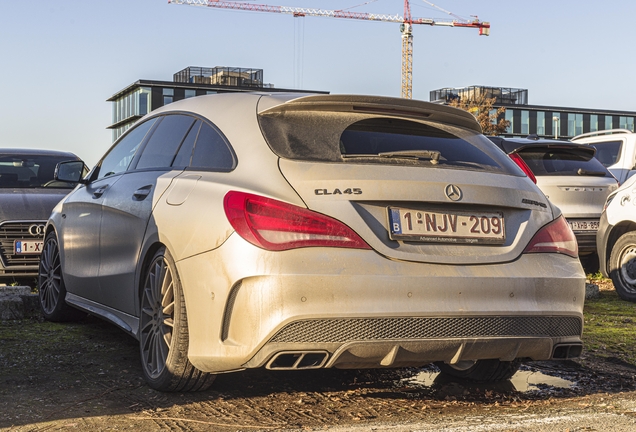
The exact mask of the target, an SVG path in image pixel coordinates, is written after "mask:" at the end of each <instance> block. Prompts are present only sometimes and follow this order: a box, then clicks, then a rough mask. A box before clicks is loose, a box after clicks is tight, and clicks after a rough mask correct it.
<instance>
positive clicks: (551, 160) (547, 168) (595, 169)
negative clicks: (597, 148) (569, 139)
mask: <svg viewBox="0 0 636 432" xmlns="http://www.w3.org/2000/svg"><path fill="white" fill-rule="evenodd" d="M519 155H520V156H521V157H522V158H523V160H524V161H525V163H526V164H527V165H528V167H530V169H531V170H532V172H533V173H534V175H536V176H576V175H599V176H603V177H610V176H611V174H610V173H609V171H607V169H606V168H605V167H604V166H603V165H602V164H601V163H600V162H599V161H598V160H597V159H596V158H595V157H594V156H593V155H592V153H591V152H590V151H581V150H578V149H567V148H563V149H554V148H545V147H539V148H534V147H533V148H531V149H525V150H522V151H520V152H519Z"/></svg>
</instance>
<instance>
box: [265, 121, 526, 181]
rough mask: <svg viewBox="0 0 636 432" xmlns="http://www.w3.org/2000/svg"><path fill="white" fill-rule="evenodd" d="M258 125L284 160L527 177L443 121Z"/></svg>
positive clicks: (475, 137)
mask: <svg viewBox="0 0 636 432" xmlns="http://www.w3.org/2000/svg"><path fill="white" fill-rule="evenodd" d="M259 121H260V125H261V130H262V131H263V135H264V137H265V139H266V141H267V143H268V144H269V146H270V148H271V149H272V151H273V152H274V153H275V154H277V155H278V156H280V157H283V158H288V159H294V160H305V161H319V162H341V163H364V164H392V165H412V166H422V167H436V168H452V169H470V170H477V171H481V170H485V171H490V172H501V173H507V174H513V175H518V176H521V175H523V174H522V173H521V171H520V170H519V168H518V167H517V166H516V165H515V164H514V163H513V162H512V161H511V160H510V158H508V157H506V155H505V154H504V153H502V152H501V151H500V150H499V149H497V148H496V146H495V145H494V144H493V143H492V142H490V140H488V139H487V138H486V137H484V136H483V135H481V134H479V133H476V132H474V131H471V130H467V129H463V128H460V127H456V126H450V125H446V124H442V123H437V122H429V121H426V120H422V121H411V120H403V119H395V118H387V117H375V116H373V115H369V114H357V113H353V114H352V113H346V112H344V113H340V112H328V111H326V112H312V111H303V112H300V111H291V112H285V113H276V115H261V116H259ZM398 152H403V153H402V154H399V153H398ZM380 153H384V154H380ZM408 153H410V154H408ZM431 160H434V162H431Z"/></svg>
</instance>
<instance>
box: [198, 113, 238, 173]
mask: <svg viewBox="0 0 636 432" xmlns="http://www.w3.org/2000/svg"><path fill="white" fill-rule="evenodd" d="M190 166H191V167H192V168H203V169H212V170H219V171H231V170H232V169H234V167H235V160H234V155H233V154H232V151H231V150H230V147H229V145H228V143H227V141H226V140H225V137H224V136H223V135H221V132H219V131H218V130H217V129H216V128H213V127H212V126H210V125H209V124H206V123H203V124H202V125H201V130H200V131H199V136H198V138H197V143H196V146H195V147H194V154H193V156H192V163H191V164H190Z"/></svg>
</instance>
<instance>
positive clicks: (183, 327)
mask: <svg viewBox="0 0 636 432" xmlns="http://www.w3.org/2000/svg"><path fill="white" fill-rule="evenodd" d="M188 343H189V340H188V317H187V312H186V306H185V299H184V296H183V289H182V287H181V282H180V280H179V275H178V273H177V268H176V266H175V263H174V260H173V259H172V256H171V255H170V253H169V252H168V251H167V249H166V248H163V247H162V248H161V249H159V250H158V251H157V252H156V253H155V255H154V256H153V258H152V260H150V263H149V264H148V266H147V268H146V271H145V277H144V282H143V289H142V292H141V311H140V318H139V347H140V352H141V363H142V369H143V372H144V376H145V378H146V381H147V382H148V385H149V386H150V387H152V388H153V389H155V390H159V391H166V392H174V391H180V392H181V391H203V390H207V389H208V388H209V387H210V386H211V385H212V382H213V381H214V378H216V376H215V375H213V374H209V373H205V372H202V371H200V370H198V369H197V368H195V367H194V366H193V365H192V364H191V363H190V360H188Z"/></svg>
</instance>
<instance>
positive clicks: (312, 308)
mask: <svg viewBox="0 0 636 432" xmlns="http://www.w3.org/2000/svg"><path fill="white" fill-rule="evenodd" d="M177 267H178V270H179V273H180V276H181V280H182V283H183V286H184V293H185V297H186V306H187V311H188V327H189V331H190V349H189V358H190V361H191V362H192V363H193V364H194V365H195V366H196V367H198V368H199V369H201V370H205V371H210V372H222V371H230V370H236V369H242V368H252V367H262V366H268V365H271V362H272V360H273V359H275V357H276V356H277V355H279V354H280V353H294V352H296V353H301V354H302V353H309V354H311V353H316V352H320V353H325V355H324V356H322V357H321V358H322V359H323V360H322V361H321V362H319V367H340V368H361V367H388V366H408V365H422V364H426V363H429V362H432V361H446V362H450V363H453V362H457V361H461V360H478V359H485V358H499V359H502V360H513V359H514V358H520V357H529V358H532V359H536V360H541V359H549V358H551V357H552V353H553V349H554V347H555V345H557V344H562V343H565V344H580V342H581V332H582V322H583V321H582V309H583V301H584V295H585V275H584V274H583V270H582V268H581V265H580V263H579V261H578V260H576V259H573V258H570V257H567V256H563V255H557V254H529V255H523V256H521V257H520V258H519V259H517V260H516V261H514V262H510V263H506V264H497V265H472V266H450V265H439V264H423V263H412V262H400V261H393V260H389V259H386V258H384V257H382V256H380V255H378V254H377V253H375V252H373V251H361V250H346V249H331V248H329V249H327V248H306V249H297V250H292V251H286V252H278V253H273V252H267V251H263V250H261V249H258V248H255V247H253V246H251V245H248V244H246V243H245V242H244V241H243V240H242V239H240V238H239V237H238V236H236V235H232V236H231V237H230V239H228V241H227V242H226V243H225V244H224V245H223V246H222V247H220V248H218V249H217V250H215V251H212V252H209V253H206V254H202V255H199V256H196V257H192V258H188V259H185V260H183V261H180V262H178V263H177Z"/></svg>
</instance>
